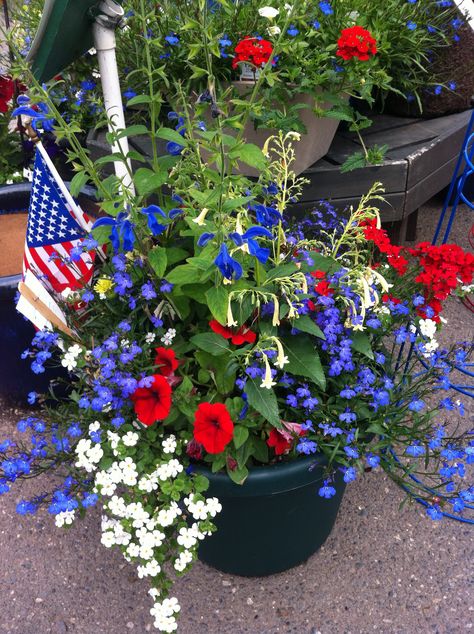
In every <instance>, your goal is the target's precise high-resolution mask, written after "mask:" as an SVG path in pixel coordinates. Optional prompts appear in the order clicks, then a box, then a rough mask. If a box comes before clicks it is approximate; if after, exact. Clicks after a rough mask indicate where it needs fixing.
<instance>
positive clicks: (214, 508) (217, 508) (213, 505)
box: [206, 498, 222, 517]
mask: <svg viewBox="0 0 474 634" xmlns="http://www.w3.org/2000/svg"><path fill="white" fill-rule="evenodd" d="M206 507H207V512H208V514H209V515H210V516H211V517H215V516H216V515H217V513H220V512H221V511H222V504H221V503H220V502H219V500H218V499H217V498H208V499H207V504H206Z"/></svg>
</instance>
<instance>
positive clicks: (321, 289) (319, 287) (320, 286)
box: [314, 280, 334, 297]
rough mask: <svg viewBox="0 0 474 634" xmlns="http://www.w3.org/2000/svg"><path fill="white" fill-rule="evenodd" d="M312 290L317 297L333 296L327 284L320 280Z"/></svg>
mask: <svg viewBox="0 0 474 634" xmlns="http://www.w3.org/2000/svg"><path fill="white" fill-rule="evenodd" d="M314 290H315V291H316V293H318V294H319V295H324V296H325V297H327V296H328V295H333V294H334V289H333V288H331V287H330V286H329V282H328V281H327V280H322V281H321V282H318V283H317V284H316V286H315V287H314Z"/></svg>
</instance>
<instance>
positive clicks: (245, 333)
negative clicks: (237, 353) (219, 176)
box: [209, 319, 257, 346]
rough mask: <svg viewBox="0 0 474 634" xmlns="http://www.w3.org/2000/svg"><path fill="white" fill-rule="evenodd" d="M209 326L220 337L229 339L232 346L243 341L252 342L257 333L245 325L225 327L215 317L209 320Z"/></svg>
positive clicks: (239, 344)
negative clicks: (236, 327)
mask: <svg viewBox="0 0 474 634" xmlns="http://www.w3.org/2000/svg"><path fill="white" fill-rule="evenodd" d="M209 326H210V327H211V330H213V331H214V332H215V333H217V334H218V335H220V336H221V337H224V339H230V342H231V343H233V344H234V346H241V345H242V344H244V343H254V341H255V339H256V338H257V335H256V334H255V333H254V332H253V331H252V330H250V329H249V328H247V326H245V325H244V326H240V328H238V329H237V330H236V329H235V328H227V327H226V326H223V325H222V324H220V323H219V322H218V321H217V320H216V319H212V320H211V321H210V322H209Z"/></svg>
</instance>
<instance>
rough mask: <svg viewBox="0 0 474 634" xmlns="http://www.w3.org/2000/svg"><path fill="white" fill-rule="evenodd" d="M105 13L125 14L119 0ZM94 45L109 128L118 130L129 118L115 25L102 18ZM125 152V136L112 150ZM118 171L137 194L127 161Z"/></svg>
mask: <svg viewBox="0 0 474 634" xmlns="http://www.w3.org/2000/svg"><path fill="white" fill-rule="evenodd" d="M100 8H104V13H106V14H107V13H108V14H110V12H111V11H112V12H115V14H116V16H117V17H119V18H120V17H121V16H122V15H123V9H122V7H121V6H120V5H118V4H116V3H115V2H104V3H103V6H102V7H100ZM93 35H94V46H95V48H96V50H97V59H98V62H99V70H100V81H101V83H102V92H103V95H104V105H105V111H106V113H107V118H108V121H109V131H110V132H118V131H120V130H124V129H125V127H126V126H125V117H124V114H123V103H122V92H121V90H120V81H119V75H118V68H117V58H116V56H115V29H114V27H113V26H110V27H109V26H105V25H104V24H103V23H102V22H101V20H100V18H99V19H98V20H96V21H95V22H94V24H93ZM120 151H121V152H123V154H125V155H127V154H128V151H129V149H128V140H127V138H126V137H123V138H122V139H120V140H119V141H116V142H115V143H114V144H113V145H112V152H113V153H117V152H120ZM127 163H128V168H129V169H131V164H130V160H128V161H127ZM114 167H115V173H116V175H117V176H118V178H120V180H121V181H122V183H123V186H124V187H125V188H126V189H128V190H129V191H130V193H131V194H132V195H133V194H134V193H135V190H134V187H133V182H132V179H131V177H130V174H129V172H128V170H127V166H126V165H125V163H122V162H121V161H116V162H114Z"/></svg>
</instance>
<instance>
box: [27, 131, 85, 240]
mask: <svg viewBox="0 0 474 634" xmlns="http://www.w3.org/2000/svg"><path fill="white" fill-rule="evenodd" d="M25 129H26V132H27V134H28V136H29V138H30V141H32V142H33V143H34V144H35V146H36V148H37V150H38V151H39V152H40V153H41V156H42V157H43V160H44V162H45V163H46V165H47V166H48V169H49V171H50V172H51V175H52V176H53V178H54V180H55V182H56V184H57V186H58V187H59V189H60V190H61V194H62V195H63V196H64V198H65V199H66V200H67V203H68V205H69V206H70V207H71V210H72V215H73V216H74V219H75V220H76V222H77V224H78V225H79V226H80V227H81V229H83V230H84V231H86V232H87V233H89V231H90V227H89V226H88V225H87V223H86V222H85V220H84V216H83V214H82V213H81V210H80V209H79V208H78V206H77V205H76V202H75V200H74V198H73V197H72V196H71V194H70V192H69V190H68V188H67V187H66V185H65V184H64V181H63V179H62V178H61V176H60V174H59V172H58V170H57V169H56V167H55V165H54V163H53V161H52V160H51V157H50V156H49V154H48V152H47V151H46V149H45V147H44V145H43V144H42V143H41V139H40V138H39V136H38V134H37V132H36V130H35V129H34V128H33V127H32V126H31V124H27V125H26V126H25Z"/></svg>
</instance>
